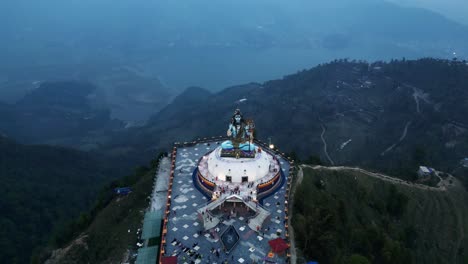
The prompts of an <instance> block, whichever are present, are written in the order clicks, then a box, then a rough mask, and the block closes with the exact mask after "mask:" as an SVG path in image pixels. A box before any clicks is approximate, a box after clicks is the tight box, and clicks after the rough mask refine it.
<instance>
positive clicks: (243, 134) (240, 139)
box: [221, 109, 256, 158]
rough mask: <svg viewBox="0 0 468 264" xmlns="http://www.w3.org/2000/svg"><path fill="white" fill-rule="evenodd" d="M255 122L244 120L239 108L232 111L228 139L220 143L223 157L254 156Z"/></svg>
mask: <svg viewBox="0 0 468 264" xmlns="http://www.w3.org/2000/svg"><path fill="white" fill-rule="evenodd" d="M254 129H255V124H254V122H253V121H252V120H245V119H244V117H243V116H242V113H241V111H240V110H239V109H236V111H235V112H234V114H233V116H232V118H231V122H230V124H229V128H228V130H227V136H228V137H229V140H227V141H224V142H223V143H222V144H221V148H222V151H221V156H223V157H236V158H239V157H242V158H245V157H254V156H255V150H256V147H255V145H254V144H253V136H254V135H253V134H254Z"/></svg>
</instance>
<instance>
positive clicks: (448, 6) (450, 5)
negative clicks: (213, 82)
mask: <svg viewBox="0 0 468 264" xmlns="http://www.w3.org/2000/svg"><path fill="white" fill-rule="evenodd" d="M388 1H389V2H394V3H398V4H402V5H406V6H414V7H422V8H427V9H430V10H432V11H435V12H438V13H441V14H442V15H444V16H446V17H448V18H450V19H453V20H456V21H457V22H460V23H463V24H465V25H468V1H467V0H388Z"/></svg>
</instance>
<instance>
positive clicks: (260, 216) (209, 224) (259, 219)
mask: <svg viewBox="0 0 468 264" xmlns="http://www.w3.org/2000/svg"><path fill="white" fill-rule="evenodd" d="M230 199H237V200H240V201H242V202H243V203H244V204H245V205H247V206H248V207H250V209H252V210H253V211H255V212H256V213H257V214H256V215H255V217H253V218H250V220H249V227H250V229H252V230H254V231H257V226H258V227H260V228H261V227H262V225H263V222H265V220H266V219H267V218H268V217H269V216H270V212H268V210H266V209H265V208H263V206H261V205H259V204H256V203H254V202H252V201H248V202H245V201H244V200H243V199H242V197H241V196H239V195H236V194H232V195H224V196H221V197H220V198H218V199H217V200H215V201H212V202H210V203H209V204H207V205H205V206H203V207H202V208H200V209H198V210H197V211H198V213H200V214H202V213H203V212H204V213H203V214H202V215H203V227H204V228H205V230H208V229H211V228H214V227H216V226H217V225H218V224H219V222H220V220H219V218H218V217H216V216H213V215H211V213H210V211H211V210H213V209H215V208H216V207H218V206H220V205H221V204H223V203H224V202H225V201H226V200H230ZM210 217H211V219H212V220H211V221H210Z"/></svg>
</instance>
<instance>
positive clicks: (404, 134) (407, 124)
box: [380, 121, 413, 156]
mask: <svg viewBox="0 0 468 264" xmlns="http://www.w3.org/2000/svg"><path fill="white" fill-rule="evenodd" d="M412 122H413V121H408V122H406V125H405V128H404V129H403V133H402V134H401V136H400V139H399V140H398V141H397V142H395V143H393V144H392V145H391V146H390V147H388V148H387V149H385V150H384V151H383V152H382V153H380V156H385V153H387V152H389V151H391V150H392V149H393V148H394V147H396V146H397V145H398V144H399V143H401V142H402V141H403V140H404V139H405V138H406V134H408V127H409V126H410V125H411V123H412Z"/></svg>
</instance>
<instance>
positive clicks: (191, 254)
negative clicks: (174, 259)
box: [171, 238, 203, 263]
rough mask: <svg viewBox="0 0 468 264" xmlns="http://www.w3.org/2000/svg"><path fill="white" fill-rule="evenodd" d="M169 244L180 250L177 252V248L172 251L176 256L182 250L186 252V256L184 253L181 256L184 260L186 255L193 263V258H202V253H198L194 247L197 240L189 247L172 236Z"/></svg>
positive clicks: (196, 244)
mask: <svg viewBox="0 0 468 264" xmlns="http://www.w3.org/2000/svg"><path fill="white" fill-rule="evenodd" d="M171 244H172V245H174V246H177V247H178V248H179V249H180V252H177V250H174V253H175V254H176V256H179V255H180V254H182V252H184V253H186V256H185V255H184V256H182V259H183V260H184V261H186V260H187V256H188V258H189V259H190V262H191V263H195V260H197V259H200V260H201V259H202V258H203V255H202V254H200V253H198V252H197V250H195V247H196V246H198V242H197V243H194V244H193V245H192V247H191V248H190V247H187V246H185V245H184V244H183V243H182V242H181V241H179V240H177V238H174V239H173V240H172V242H171Z"/></svg>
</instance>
